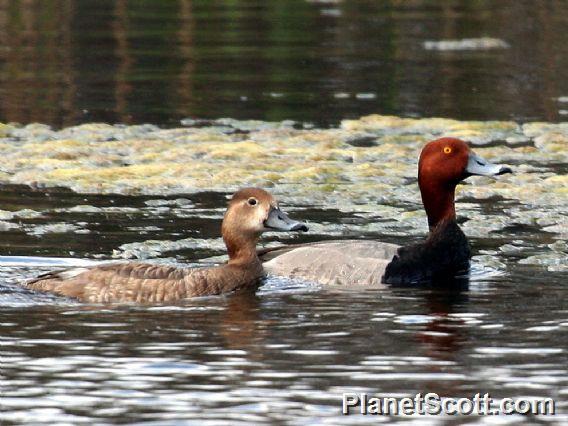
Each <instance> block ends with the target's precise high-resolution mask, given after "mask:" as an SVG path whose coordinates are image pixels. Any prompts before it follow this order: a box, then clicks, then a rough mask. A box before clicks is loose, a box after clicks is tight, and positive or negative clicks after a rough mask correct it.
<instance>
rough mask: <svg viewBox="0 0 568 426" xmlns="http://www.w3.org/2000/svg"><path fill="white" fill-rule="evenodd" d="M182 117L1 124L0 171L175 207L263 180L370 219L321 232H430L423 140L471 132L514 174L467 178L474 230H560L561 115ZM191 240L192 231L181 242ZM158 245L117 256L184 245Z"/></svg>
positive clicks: (557, 233)
mask: <svg viewBox="0 0 568 426" xmlns="http://www.w3.org/2000/svg"><path fill="white" fill-rule="evenodd" d="M183 125H184V127H181V128H175V129H160V128H158V127H156V126H153V125H139V126H124V125H108V124H97V123H93V124H85V125H81V126H75V127H70V128H66V129H62V130H59V131H56V130H53V129H51V128H50V127H48V126H45V125H40V124H30V125H27V126H17V125H11V124H7V125H2V126H0V149H2V153H3V162H2V171H0V181H1V182H5V183H13V184H27V185H33V186H36V187H56V186H57V187H61V186H62V187H67V188H71V189H72V190H74V191H76V192H79V193H117V194H125V195H138V194H144V195H152V196H156V197H157V199H155V200H148V201H145V205H146V206H147V207H146V208H148V209H153V211H154V210H155V213H160V212H161V211H162V210H163V211H166V210H167V211H170V212H174V213H175V214H176V215H179V216H180V217H192V216H199V215H200V214H201V213H200V212H199V209H195V208H194V205H193V202H192V201H191V200H190V199H189V198H188V197H189V196H187V197H186V196H179V195H178V197H177V198H175V199H170V198H171V196H172V195H174V194H191V193H197V192H202V191H220V192H232V191H234V190H235V189H237V188H239V187H243V186H249V185H255V186H263V187H267V188H270V190H271V191H272V192H274V193H276V194H277V195H279V196H280V198H281V200H282V201H283V202H284V203H287V204H292V205H295V206H316V207H318V206H319V207H324V208H331V209H336V210H338V211H341V212H352V213H354V214H357V215H358V216H359V217H360V218H367V219H368V221H367V223H361V222H358V223H356V224H355V223H353V224H335V225H331V224H330V225H329V226H331V228H329V227H328V224H322V225H317V226H316V227H315V228H313V229H315V230H318V229H319V228H320V227H321V228H322V229H319V230H320V231H321V233H322V234H327V232H326V230H327V231H329V234H333V235H350V234H351V233H355V234H357V233H359V234H361V233H363V234H365V235H367V234H369V233H371V234H374V233H377V234H379V233H381V234H391V235H414V234H422V233H424V232H425V221H424V215H423V212H422V207H421V202H420V195H419V192H418V188H417V185H416V166H417V165H416V163H417V158H418V155H419V153H420V150H421V147H422V146H423V144H424V143H425V142H427V141H428V140H431V139H433V138H437V137H441V136H454V137H459V138H462V139H465V140H467V141H469V142H470V144H471V145H472V146H474V148H475V150H476V151H477V152H478V153H479V154H480V155H482V156H484V157H486V158H488V159H490V160H492V161H496V162H500V163H505V164H509V165H511V166H513V168H514V169H515V170H516V171H517V173H515V174H513V175H506V176H501V177H499V179H496V180H493V179H489V178H485V177H475V178H471V179H469V181H470V182H471V183H472V184H471V185H461V186H460V187H459V188H458V194H457V197H458V203H459V204H460V205H459V207H458V211H459V215H460V216H462V217H467V218H469V219H471V220H469V221H467V222H465V223H464V224H463V227H464V230H465V231H466V232H467V233H468V235H470V236H471V237H473V238H484V237H487V236H488V235H489V234H492V233H496V235H498V234H499V233H502V232H504V230H506V229H508V228H510V227H521V228H523V229H532V228H531V227H533V228H534V229H538V230H541V231H542V232H544V233H548V235H550V236H551V237H550V241H548V242H547V244H552V243H554V241H558V240H560V239H565V238H566V235H568V212H567V204H568V201H567V200H568V175H567V173H566V171H567V166H566V164H568V123H537V122H535V123H525V124H519V123H515V122H512V121H485V122H481V121H457V120H451V119H441V118H426V119H411V118H400V117H393V116H381V115H371V116H367V117H362V118H361V119H357V120H344V121H343V122H342V123H341V125H340V126H339V128H332V129H310V128H306V126H303V125H302V124H300V123H295V122H291V121H285V122H277V123H271V122H263V121H256V120H250V121H239V120H234V119H219V120H190V119H188V120H184V121H183ZM164 196H169V197H168V199H164ZM222 207H223V206H219V208H221V210H222ZM113 209H114V208H113V207H98V206H97V207H95V206H86V205H77V206H75V207H72V208H68V209H67V211H69V212H75V213H81V212H82V213H89V212H91V213H101V214H102V213H104V214H107V213H110V212H112V211H113ZM125 209H126V210H130V211H131V212H132V213H135V212H136V211H139V210H140V209H137V208H128V207H121V208H120V209H116V212H117V213H123V214H127V213H128V212H126V211H125ZM221 210H220V211H219V213H218V214H217V213H216V214H215V216H216V217H217V216H218V217H220V216H221V214H222V212H221ZM40 214H41V213H39V212H35V211H32V212H26V211H19V212H18V211H16V212H9V211H0V221H2V225H1V226H0V229H1V230H10V229H12V225H11V224H12V223H13V222H17V221H18V220H20V219H19V218H21V217H26V215H27V216H28V217H29V215H31V216H32V217H33V215H40ZM206 214H209V215H210V214H211V211H209V212H206ZM377 219H378V220H377ZM72 227H73V229H71V228H69V229H67V228H65V227H61V225H59V224H54V225H51V227H44V228H37V229H34V230H33V231H30V230H28V232H33V233H34V234H36V235H41V234H42V233H45V232H59V231H62V232H65V231H70V232H88V231H85V230H83V229H82V226H81V224H79V225H77V224H74V225H72ZM324 228H325V229H324ZM195 244H197V243H195V241H189V240H187V241H185V242H184V243H183V244H182V246H183V247H182V246H180V247H182V248H184V247H186V246H187V247H189V246H195ZM162 245H163V244H162V243H152V244H148V245H147V247H138V246H136V247H134V246H125V247H122V248H121V249H120V251H119V252H117V253H115V256H118V257H152V256H155V255H157V253H161V252H163V251H164V250H165V251H169V250H176V249H177V248H179V247H178V246H177V245H174V246H171V244H169V243H166V245H167V246H168V247H165V246H164V247H162ZM521 253H523V251H521ZM546 253H549V255H550V256H548V257H547V259H549V261H546V260H542V259H541V258H540V257H535V256H538V255H540V254H541V253H534V252H530V250H529V251H528V252H527V253H526V256H525V259H527V260H525V263H530V264H538V265H544V266H545V267H549V269H551V270H559V269H562V265H563V264H564V265H565V264H566V263H567V262H564V260H566V258H567V255H566V248H565V247H564V248H563V247H560V248H556V249H555V250H552V249H550V248H548V247H546ZM530 256H532V257H530ZM545 256H546V255H545ZM563 262H564V263H563Z"/></svg>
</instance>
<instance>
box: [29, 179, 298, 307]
mask: <svg viewBox="0 0 568 426" xmlns="http://www.w3.org/2000/svg"><path fill="white" fill-rule="evenodd" d="M307 230H308V228H307V226H306V225H305V224H303V223H301V222H297V221H294V220H292V219H290V218H289V217H288V216H287V215H286V214H285V213H284V212H283V211H282V210H280V208H279V207H278V203H277V201H276V200H275V199H274V198H273V197H272V196H271V195H270V194H269V193H268V192H266V191H264V190H262V189H259V188H245V189H241V190H240V191H238V192H236V193H235V194H234V195H233V197H232V198H231V200H230V202H229V206H228V208H227V211H226V213H225V217H224V218H223V223H222V226H221V233H222V235H223V240H224V241H225V245H226V246H227V252H228V254H229V261H228V262H227V263H226V264H224V265H221V266H217V267H212V268H200V269H186V268H175V267H171V266H162V265H151V264H147V263H137V262H130V263H109V264H106V265H101V266H94V267H87V268H73V269H67V270H64V271H60V272H54V273H49V274H45V275H42V276H39V277H37V278H36V279H34V280H32V281H30V282H28V283H27V284H26V286H27V287H28V288H30V289H33V290H38V291H43V292H50V293H54V294H57V295H61V296H68V297H72V298H75V299H78V300H80V301H83V302H90V303H107V302H138V303H153V302H173V301H176V300H181V299H185V298H188V297H194V296H206V295H215V294H221V293H227V292H231V291H235V290H239V289H243V288H247V287H255V286H256V285H257V284H258V282H259V280H260V279H261V278H262V277H263V276H264V270H263V267H262V263H261V262H260V260H259V259H258V256H257V254H256V244H257V242H258V239H259V237H260V235H261V234H262V233H263V232H264V231H307Z"/></svg>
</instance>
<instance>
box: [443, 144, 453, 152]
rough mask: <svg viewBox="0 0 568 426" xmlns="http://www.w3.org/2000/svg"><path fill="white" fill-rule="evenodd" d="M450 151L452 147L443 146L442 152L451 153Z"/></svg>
mask: <svg viewBox="0 0 568 426" xmlns="http://www.w3.org/2000/svg"><path fill="white" fill-rule="evenodd" d="M451 152H452V148H450V147H449V146H446V147H445V148H444V154H449V153H451Z"/></svg>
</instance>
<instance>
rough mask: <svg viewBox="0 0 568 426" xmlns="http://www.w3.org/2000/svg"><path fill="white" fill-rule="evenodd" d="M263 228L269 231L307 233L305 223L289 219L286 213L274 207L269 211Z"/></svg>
mask: <svg viewBox="0 0 568 426" xmlns="http://www.w3.org/2000/svg"><path fill="white" fill-rule="evenodd" d="M264 227H265V228H266V229H268V230H271V231H304V232H307V231H308V227H307V225H306V224H305V223H302V222H298V221H296V220H292V219H290V218H289V217H288V215H287V214H286V213H284V212H283V211H282V210H280V209H279V208H275V207H272V208H271V209H270V212H269V213H268V217H267V218H266V220H265V221H264Z"/></svg>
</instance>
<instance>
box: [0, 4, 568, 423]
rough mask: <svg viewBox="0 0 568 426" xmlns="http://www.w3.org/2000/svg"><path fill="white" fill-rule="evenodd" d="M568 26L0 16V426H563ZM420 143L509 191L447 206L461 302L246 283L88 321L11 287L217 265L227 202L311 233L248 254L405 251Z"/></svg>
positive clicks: (464, 16) (501, 16) (414, 212)
mask: <svg viewBox="0 0 568 426" xmlns="http://www.w3.org/2000/svg"><path fill="white" fill-rule="evenodd" d="M567 19H568V8H566V7H565V6H562V4H561V2H518V1H502V2H490V1H476V2H469V1H468V2H466V1H451V2H442V1H412V2H397V1H388V2H387V1H385V2H373V1H358V2H347V1H345V2H342V1H337V0H314V1H295V0H292V1H286V2H278V1H272V0H267V1H259V0H250V1H239V2H233V1H231V2H229V1H215V2H212V1H183V0H180V1H177V2H160V1H137V2H126V1H115V2H111V1H97V2H91V1H71V0H69V1H64V2H55V1H41V2H39V1H31V2H4V3H0V23H1V25H0V122H5V123H10V122H12V123H11V124H6V125H2V124H0V152H2V155H3V157H2V161H1V162H0V185H1V186H0V236H1V237H2V244H1V245H0V424H2V425H3V424H49V425H54V424H112V423H144V424H196V423H199V424H268V423H270V424H272V423H274V424H298V425H305V424H338V423H341V424H350V423H352V424H360V423H376V422H387V423H395V422H399V421H400V422H404V423H408V422H411V423H420V424H439V423H441V422H446V423H449V424H458V423H463V422H470V423H472V424H473V423H475V424H495V423H499V424H503V423H511V424H519V423H523V422H524V423H535V422H548V423H555V424H566V423H568V414H567V413H568V403H567V401H568V362H567V357H566V351H567V345H566V341H567V339H566V332H567V330H568V307H567V305H566V299H567V296H568V287H567V286H566V282H567V281H566V278H567V272H568V246H567V243H566V238H567V236H568V189H567V188H568V167H567V164H568V125H567V124H565V123H562V120H563V117H564V115H565V114H566V113H567V112H566V111H565V110H564V106H566V110H568V102H567V101H568V98H566V96H568V75H567V74H568V71H567V70H568V63H566V61H568V59H567V58H568V52H566V50H567V49H568V43H565V36H564V32H565V31H564V29H565V25H566V20H567ZM564 53H566V54H564ZM527 58H530V60H527ZM433 99H435V101H433ZM371 113H381V114H396V115H398V116H406V117H409V116H412V117H416V118H412V119H411V118H405V119H403V118H400V117H396V116H385V115H369V116H365V117H362V118H360V117H361V116H363V115H365V114H371ZM431 116H444V117H451V118H452V119H435V118H434V119H432V118H424V117H431ZM221 117H231V118H229V119H220V118H221ZM252 119H256V120H252ZM463 120H482V121H463ZM494 120H501V121H494ZM538 121H543V122H538ZM15 122H17V123H21V124H17V123H15ZM36 122H38V123H41V124H37V123H36ZM93 122H105V123H107V124H95V123H93ZM34 123H35V124H34ZM113 123H118V124H116V125H113ZM143 123H151V124H143ZM440 135H451V136H456V137H462V138H464V139H466V140H468V141H470V143H471V145H472V146H473V147H474V149H475V150H476V152H477V153H479V154H481V155H482V156H484V157H486V158H488V159H490V160H492V161H495V162H500V163H505V164H508V165H511V166H512V167H513V168H514V169H515V174H514V175H506V176H501V177H499V178H498V179H496V180H492V179H488V178H479V177H477V178H472V179H469V180H468V182H467V184H466V185H462V186H460V188H459V191H458V193H457V201H458V203H457V210H458V217H459V222H460V223H461V226H462V228H463V229H464V232H465V233H466V234H467V235H468V237H469V239H470V242H471V245H472V249H473V254H474V257H473V260H472V271H471V276H470V279H469V286H468V287H467V288H465V289H460V290H458V289H456V290H455V291H453V290H452V291H440V290H436V289H432V288H387V289H382V290H377V289H372V288H365V289H357V290H353V289H344V288H333V289H329V288H321V287H320V286H317V285H313V284H311V283H305V282H296V281H290V280H285V279H281V278H276V277H269V278H267V280H266V281H265V283H264V285H263V286H262V287H261V288H260V290H259V291H258V292H257V293H256V294H251V293H240V294H233V295H226V296H222V297H208V298H199V299H193V300H189V301H186V302H184V303H182V304H179V305H175V306H114V305H112V306H104V305H82V304H79V303H76V302H74V301H73V300H67V299H62V298H56V297H52V296H48V295H39V294H35V293H32V292H29V291H26V290H24V289H23V288H22V287H21V286H20V285H19V284H20V283H21V282H22V281H23V280H25V279H26V278H29V277H34V276H36V275H38V274H39V273H42V272H46V271H51V270H53V269H58V268H61V267H64V266H66V265H75V264H80V263H88V262H102V261H108V260H117V259H143V260H147V261H151V262H158V263H167V264H177V265H180V266H202V265H209V264H211V263H216V262H220V261H223V260H224V259H225V257H224V247H223V243H222V241H221V239H220V235H219V231H220V230H219V228H220V222H221V219H222V215H223V212H224V209H225V205H226V201H227V197H228V196H230V194H231V192H232V191H234V190H235V189H237V188H238V187H241V186H245V185H259V186H263V187H266V188H267V189H269V190H270V191H272V192H273V193H275V194H276V195H277V196H278V198H279V199H280V201H281V203H282V204H283V206H284V207H285V209H286V211H287V212H289V213H290V215H291V216H293V217H294V218H297V219H301V220H305V221H307V222H308V223H309V225H310V232H309V233H307V234H301V235H297V234H296V235H292V234H290V235H284V234H268V235H266V236H265V237H263V239H262V244H263V245H276V244H289V243H298V242H308V241H317V240H322V239H338V238H340V239H341V238H362V239H378V240H383V241H387V242H395V243H398V244H407V243H412V242H415V241H418V240H419V239H420V238H422V237H423V236H424V235H425V233H426V232H427V227H426V220H425V218H424V213H423V211H422V208H421V204H420V196H419V193H418V187H417V184H416V159H417V157H418V154H419V152H420V148H421V146H422V145H423V143H424V142H425V141H427V140H429V139H432V138H435V137H439V136H440ZM344 392H367V393H369V394H380V395H383V396H413V395H414V394H416V393H418V392H422V393H426V392H436V393H438V394H440V395H441V396H448V397H471V396H473V395H474V394H476V393H482V394H483V393H486V392H487V393H489V394H490V395H491V396H492V397H493V398H495V399H497V400H498V399H501V398H506V397H507V398H508V397H510V398H516V397H519V398H539V397H550V398H554V399H555V401H556V411H557V415H555V416H547V417H539V418H538V419H537V418H534V417H531V416H526V417H521V416H517V415H516V416H507V417H499V418H496V417H491V416H490V417H471V418H455V417H448V418H444V419H440V418H434V417H427V418H411V419H408V418H406V419H405V418H395V417H388V416H385V417H374V416H373V417H369V416H360V415H351V416H348V417H344V416H341V415H340V409H341V395H342V393H344Z"/></svg>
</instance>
